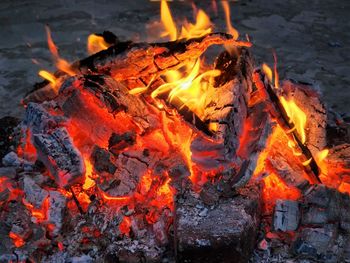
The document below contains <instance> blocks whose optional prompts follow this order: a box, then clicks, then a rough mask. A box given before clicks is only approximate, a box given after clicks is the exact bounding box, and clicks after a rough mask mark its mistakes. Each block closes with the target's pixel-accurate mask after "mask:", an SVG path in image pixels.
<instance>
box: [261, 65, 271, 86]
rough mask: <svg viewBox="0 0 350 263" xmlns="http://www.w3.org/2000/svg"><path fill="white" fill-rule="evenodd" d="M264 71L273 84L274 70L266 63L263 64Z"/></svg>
mask: <svg viewBox="0 0 350 263" xmlns="http://www.w3.org/2000/svg"><path fill="white" fill-rule="evenodd" d="M262 70H263V72H264V73H265V75H266V77H267V79H268V80H269V81H270V82H272V76H273V74H272V69H271V68H270V67H269V66H268V65H267V64H265V63H263V64H262Z"/></svg>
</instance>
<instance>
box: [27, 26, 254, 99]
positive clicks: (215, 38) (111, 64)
mask: <svg viewBox="0 0 350 263" xmlns="http://www.w3.org/2000/svg"><path fill="white" fill-rule="evenodd" d="M223 44H232V45H236V46H248V47H249V46H251V43H249V42H243V41H236V40H234V39H233V38H232V36H231V35H229V34H225V33H211V34H208V35H206V36H203V37H199V38H193V39H189V40H186V39H181V40H176V41H172V42H165V43H151V44H149V43H132V42H130V41H127V42H118V43H116V44H115V45H113V46H111V47H109V48H108V49H106V50H102V51H100V52H98V53H96V54H94V55H92V56H90V57H88V58H85V59H82V60H80V61H77V62H74V63H73V64H72V66H71V68H72V70H74V71H76V73H77V74H91V73H98V74H105V75H110V76H112V77H113V78H114V79H116V80H118V81H121V80H127V79H138V78H142V77H145V76H148V75H151V74H160V73H162V72H164V71H165V70H169V69H174V68H177V67H180V66H182V65H183V62H185V61H186V60H189V59H191V60H192V59H196V58H198V57H200V56H201V55H202V54H203V53H204V52H205V50H206V49H207V48H208V47H210V46H212V45H223ZM65 75H66V74H65V73H64V72H62V71H58V72H56V73H55V76H56V77H60V78H61V77H64V76H65ZM41 89H42V91H40V90H41ZM51 90H52V88H51V86H50V83H49V82H48V81H43V82H41V83H38V84H36V86H35V87H34V89H33V90H32V91H31V92H29V93H28V94H27V96H26V97H25V98H24V100H23V102H24V103H28V102H29V101H43V99H44V98H45V97H46V98H47V97H49V93H50V91H51ZM51 95H52V94H51Z"/></svg>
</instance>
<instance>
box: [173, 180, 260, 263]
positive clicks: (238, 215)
mask: <svg viewBox="0 0 350 263" xmlns="http://www.w3.org/2000/svg"><path fill="white" fill-rule="evenodd" d="M250 187H251V186H250ZM247 188H248V186H247ZM243 189H244V188H243ZM260 205H261V196H260V191H259V190H257V189H254V190H253V189H249V190H247V192H246V193H244V192H242V195H239V196H236V197H234V198H229V199H221V200H220V201H219V202H218V203H217V204H215V205H213V206H207V205H205V204H204V203H203V202H202V201H201V200H200V199H199V198H198V197H196V196H195V194H193V193H187V194H186V195H184V196H182V197H178V199H177V204H176V220H175V235H176V238H175V240H176V243H177V253H178V260H179V262H217V261H220V262H232V260H233V259H234V260H235V262H248V259H249V257H250V254H251V252H252V250H253V248H254V245H255V241H256V240H255V238H256V234H257V231H258V227H259V218H260Z"/></svg>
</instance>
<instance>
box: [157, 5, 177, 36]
mask: <svg viewBox="0 0 350 263" xmlns="http://www.w3.org/2000/svg"><path fill="white" fill-rule="evenodd" d="M160 19H161V21H162V23H163V25H164V27H165V30H166V32H164V33H163V34H162V37H165V36H169V38H170V40H171V41H173V40H176V39H177V29H176V24H175V22H174V20H173V16H172V15H171V12H170V9H169V6H168V4H167V1H166V0H162V2H161V5H160Z"/></svg>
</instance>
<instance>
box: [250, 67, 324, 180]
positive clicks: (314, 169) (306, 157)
mask: <svg viewBox="0 0 350 263" xmlns="http://www.w3.org/2000/svg"><path fill="white" fill-rule="evenodd" d="M253 81H254V84H255V86H256V87H257V90H258V91H259V93H260V94H261V96H262V97H263V98H264V99H265V100H267V101H268V102H269V103H270V104H269V111H270V113H271V115H272V116H273V117H274V118H276V120H277V122H278V124H279V125H280V126H281V127H282V128H283V129H284V130H285V131H286V134H287V135H288V136H289V137H290V139H291V140H292V141H295V142H296V143H297V145H298V147H299V148H300V150H301V151H302V163H305V165H304V166H305V169H306V171H307V172H308V174H309V175H310V176H311V179H312V181H314V182H318V183H321V180H320V178H319V174H320V169H319V167H318V165H317V163H316V160H315V158H314V156H313V155H312V152H311V151H310V149H309V148H308V146H307V145H305V144H304V143H303V142H302V139H301V135H300V134H298V132H297V131H296V127H295V124H294V123H293V122H292V121H291V119H290V118H289V117H288V114H287V112H286V109H285V108H284V107H283V105H282V103H281V101H280V99H279V98H278V96H277V95H276V92H275V91H274V89H273V88H272V87H271V85H270V84H269V83H268V82H267V81H266V80H265V77H264V75H263V74H262V72H261V71H258V70H257V71H255V72H254V74H253ZM324 116H326V115H325V114H324Z"/></svg>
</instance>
